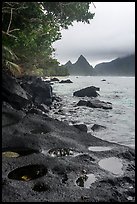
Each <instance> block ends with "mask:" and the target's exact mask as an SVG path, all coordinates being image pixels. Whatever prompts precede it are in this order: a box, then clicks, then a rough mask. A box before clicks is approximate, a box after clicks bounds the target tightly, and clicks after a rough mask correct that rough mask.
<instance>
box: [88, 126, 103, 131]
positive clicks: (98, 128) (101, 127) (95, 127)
mask: <svg viewBox="0 0 137 204" xmlns="http://www.w3.org/2000/svg"><path fill="white" fill-rule="evenodd" d="M105 128H106V127H105V126H103V125H98V124H94V125H93V126H92V127H91V130H93V131H96V130H100V129H105Z"/></svg>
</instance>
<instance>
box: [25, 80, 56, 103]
mask: <svg viewBox="0 0 137 204" xmlns="http://www.w3.org/2000/svg"><path fill="white" fill-rule="evenodd" d="M22 87H23V88H24V89H25V90H26V91H27V92H28V93H29V94H30V95H31V96H32V101H33V102H34V103H35V104H37V105H40V104H42V103H43V104H46V105H48V106H49V105H51V104H52V87H51V86H50V84H49V83H46V82H45V81H42V80H41V78H38V77H37V78H36V79H35V80H33V78H32V80H29V81H27V80H26V81H25V82H24V83H22Z"/></svg>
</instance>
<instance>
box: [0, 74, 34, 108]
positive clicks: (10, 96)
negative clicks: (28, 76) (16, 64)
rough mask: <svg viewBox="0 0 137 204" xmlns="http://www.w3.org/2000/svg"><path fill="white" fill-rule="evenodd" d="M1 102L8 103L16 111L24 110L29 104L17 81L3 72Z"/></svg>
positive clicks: (26, 95) (25, 93)
mask: <svg viewBox="0 0 137 204" xmlns="http://www.w3.org/2000/svg"><path fill="white" fill-rule="evenodd" d="M2 101H5V102H8V103H9V104H10V105H11V106H12V107H14V108H15V109H17V110H20V109H22V108H26V107H27V106H28V105H29V104H30V103H31V102H30V100H29V97H28V94H27V92H26V91H25V90H24V89H23V88H22V87H21V86H20V84H19V83H18V82H17V80H16V79H15V78H14V77H12V76H10V75H8V74H7V73H5V72H3V73H2Z"/></svg>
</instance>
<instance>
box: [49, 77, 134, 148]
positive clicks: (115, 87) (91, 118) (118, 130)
mask: <svg viewBox="0 0 137 204" xmlns="http://www.w3.org/2000/svg"><path fill="white" fill-rule="evenodd" d="M58 78H59V79H60V80H65V79H70V80H71V81H72V82H73V83H58V82H54V84H53V85H52V88H53V92H54V93H55V94H56V95H57V96H59V97H61V98H62V102H61V105H60V107H59V109H60V113H59V114H56V110H55V109H54V108H51V111H50V116H51V117H52V118H56V119H58V120H60V121H65V122H67V123H69V124H70V125H73V124H81V123H83V124H85V125H87V128H88V132H89V133H91V134H92V135H94V136H96V137H98V138H101V139H103V140H107V141H110V142H116V143H119V144H123V145H126V146H130V147H132V148H135V77H116V76H114V77H110V76H69V77H58ZM102 79H105V81H102ZM88 86H96V87H99V88H100V91H98V93H99V94H100V96H98V97H97V98H98V99H99V100H102V101H106V102H111V103H112V109H107V110H106V109H101V108H90V107H86V106H77V105H76V104H77V103H78V101H79V100H80V99H84V100H89V98H88V97H76V96H73V92H74V91H77V90H80V89H82V88H86V87H88ZM94 124H99V125H103V126H106V128H105V129H100V130H98V131H92V129H91V127H92V126H93V125H94Z"/></svg>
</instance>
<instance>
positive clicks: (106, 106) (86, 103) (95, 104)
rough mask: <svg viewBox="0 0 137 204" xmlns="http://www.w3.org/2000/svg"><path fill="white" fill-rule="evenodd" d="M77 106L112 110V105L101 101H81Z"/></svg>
mask: <svg viewBox="0 0 137 204" xmlns="http://www.w3.org/2000/svg"><path fill="white" fill-rule="evenodd" d="M77 106H87V107H90V108H103V109H112V103H110V102H105V101H100V100H99V99H90V100H88V101H85V100H80V101H79V102H78V103H77Z"/></svg>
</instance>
